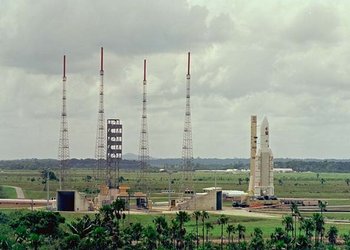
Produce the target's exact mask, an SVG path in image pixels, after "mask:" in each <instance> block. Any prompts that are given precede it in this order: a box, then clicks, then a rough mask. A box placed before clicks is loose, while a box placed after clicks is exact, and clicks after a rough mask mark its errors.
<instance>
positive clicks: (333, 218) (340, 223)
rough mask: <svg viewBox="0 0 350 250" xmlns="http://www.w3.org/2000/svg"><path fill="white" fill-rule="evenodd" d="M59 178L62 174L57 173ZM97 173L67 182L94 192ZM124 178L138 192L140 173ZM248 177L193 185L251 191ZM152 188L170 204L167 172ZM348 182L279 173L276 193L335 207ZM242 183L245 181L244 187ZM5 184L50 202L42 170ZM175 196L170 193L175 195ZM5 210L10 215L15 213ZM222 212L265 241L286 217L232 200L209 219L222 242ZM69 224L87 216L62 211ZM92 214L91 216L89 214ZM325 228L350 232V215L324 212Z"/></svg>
mask: <svg viewBox="0 0 350 250" xmlns="http://www.w3.org/2000/svg"><path fill="white" fill-rule="evenodd" d="M56 174H58V172H57V171H56ZM92 175H93V171H92V170H91V169H78V170H70V173H69V178H68V180H67V183H66V188H67V189H77V190H79V191H84V192H86V191H87V192H91V191H94V190H96V189H97V187H98V184H99V183H101V182H102V181H99V182H96V181H88V180H89V179H90V178H89V176H92ZM120 176H122V177H123V179H124V181H123V183H125V184H127V185H129V186H130V187H131V190H134V191H137V189H136V187H137V185H136V184H137V173H135V172H129V171H121V173H120ZM247 177H249V174H248V173H231V172H228V173H226V172H216V173H215V172H197V173H196V174H195V176H194V183H195V184H194V185H195V188H196V191H197V192H201V191H202V188H204V187H211V186H214V183H215V179H216V183H217V186H220V187H222V188H223V189H231V190H243V191H246V190H247V187H248V182H247V179H246V178H247ZM147 178H148V180H149V183H152V186H151V191H152V194H151V199H152V200H153V201H155V202H158V201H167V200H168V194H165V193H162V192H161V191H162V190H166V189H168V181H169V175H168V174H166V173H159V172H154V173H150V174H148V176H147ZM348 178H350V174H345V173H320V174H318V175H317V174H316V173H276V174H275V193H276V195H277V196H278V197H283V198H310V199H317V200H318V199H322V200H324V201H327V202H328V205H329V206H334V205H337V206H338V205H340V206H342V205H350V187H349V186H348V185H347V183H346V179H348ZM180 179H181V173H174V174H172V175H171V189H173V190H175V192H177V191H178V187H179V186H180ZM240 182H241V183H240ZM0 183H1V185H8V186H17V187H21V188H22V189H23V192H24V196H25V197H26V198H32V199H38V198H39V199H46V195H47V194H46V190H45V184H43V179H42V176H41V171H40V170H20V171H19V170H3V171H1V172H0ZM49 185H50V195H51V197H55V195H56V194H55V191H56V190H57V188H58V181H50V183H49ZM3 189H4V190H6V191H5V192H6V196H7V198H15V197H16V191H15V189H14V188H11V187H4V188H3ZM175 196H176V194H172V197H175ZM1 211H6V212H9V211H11V210H4V209H2V210H1ZM221 213H224V214H226V215H227V216H229V223H232V224H234V225H237V223H241V224H243V225H244V226H245V227H246V228H247V232H246V236H247V238H249V237H250V234H251V233H252V232H253V230H254V228H255V227H260V228H261V229H262V230H263V232H264V236H265V237H269V236H270V234H271V233H272V232H273V230H274V228H275V227H283V225H282V217H283V215H284V214H287V213H289V211H288V210H287V211H285V212H284V214H276V215H275V214H262V213H259V212H258V213H250V212H247V211H246V210H239V209H233V208H232V207H231V202H230V201H225V202H224V211H223V212H217V213H216V212H214V213H211V214H210V219H209V221H210V222H212V223H213V224H214V229H213V230H212V231H211V232H210V237H212V238H218V237H219V235H220V227H219V226H218V225H217V222H216V220H217V218H218V216H219V215H220V214H221ZM62 214H63V215H64V217H65V218H66V220H67V221H68V222H70V221H72V220H73V219H75V218H77V217H81V216H83V215H84V213H62ZM89 214H90V216H94V215H93V213H89ZM161 215H164V216H166V218H167V219H168V220H169V221H170V220H171V219H172V218H174V216H175V214H174V213H168V212H166V213H164V214H163V213H161V212H159V213H153V212H152V213H148V214H134V213H131V214H130V215H128V216H127V219H126V220H125V222H124V223H132V222H142V224H143V225H147V224H151V223H152V221H153V219H154V218H155V217H156V216H161ZM303 215H304V216H312V213H308V212H305V213H303ZM324 216H325V217H326V221H327V224H326V229H328V228H329V226H330V225H331V224H334V223H336V224H337V228H338V229H339V231H340V234H344V233H347V232H348V231H349V227H350V224H349V223H348V222H347V220H350V213H333V212H329V213H327V212H325V213H324ZM186 227H187V229H188V230H190V231H192V230H195V221H194V219H192V220H191V222H189V223H187V224H186Z"/></svg>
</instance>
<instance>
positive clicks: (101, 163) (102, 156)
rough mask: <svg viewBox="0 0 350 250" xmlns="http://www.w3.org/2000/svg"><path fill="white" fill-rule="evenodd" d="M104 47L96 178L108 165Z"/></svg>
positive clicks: (96, 151) (101, 174)
mask: <svg viewBox="0 0 350 250" xmlns="http://www.w3.org/2000/svg"><path fill="white" fill-rule="evenodd" d="M103 75H104V70H103V47H101V68H100V90H99V107H98V118H97V132H96V148H95V157H96V160H97V166H96V169H95V173H94V175H95V178H96V179H101V178H103V177H104V169H105V167H106V135H105V132H106V130H105V113H104V106H103Z"/></svg>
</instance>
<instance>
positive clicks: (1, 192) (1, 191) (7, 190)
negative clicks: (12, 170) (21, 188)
mask: <svg viewBox="0 0 350 250" xmlns="http://www.w3.org/2000/svg"><path fill="white" fill-rule="evenodd" d="M0 198H2V199H13V198H17V193H16V190H15V189H14V188H12V187H6V186H0Z"/></svg>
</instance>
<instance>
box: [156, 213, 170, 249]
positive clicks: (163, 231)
mask: <svg viewBox="0 0 350 250" xmlns="http://www.w3.org/2000/svg"><path fill="white" fill-rule="evenodd" d="M153 223H154V224H155V226H156V231H157V233H158V240H159V243H161V245H163V247H166V246H168V245H169V240H168V237H167V236H168V234H169V226H168V222H167V221H166V219H165V217H164V216H157V217H156V218H155V219H154V220H153ZM165 245H166V246H165ZM158 247H159V244H158Z"/></svg>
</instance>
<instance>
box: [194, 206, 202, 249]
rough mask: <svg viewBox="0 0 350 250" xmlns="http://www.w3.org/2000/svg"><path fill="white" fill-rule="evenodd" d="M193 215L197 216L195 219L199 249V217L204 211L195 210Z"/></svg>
mask: <svg viewBox="0 0 350 250" xmlns="http://www.w3.org/2000/svg"><path fill="white" fill-rule="evenodd" d="M192 215H193V217H194V218H195V220H196V233H197V234H196V237H197V238H196V241H197V242H196V243H197V249H198V246H199V234H198V220H199V217H200V216H201V215H202V213H201V211H194V212H193V214H192ZM203 241H204V239H203Z"/></svg>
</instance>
